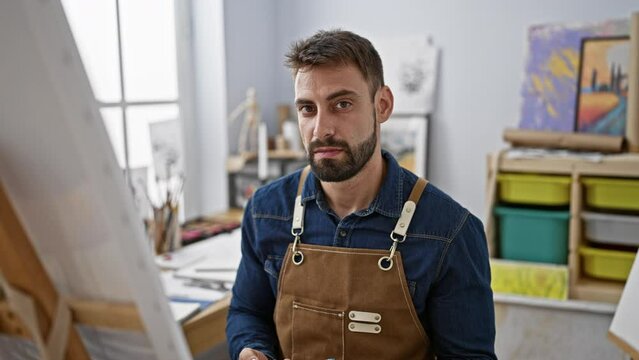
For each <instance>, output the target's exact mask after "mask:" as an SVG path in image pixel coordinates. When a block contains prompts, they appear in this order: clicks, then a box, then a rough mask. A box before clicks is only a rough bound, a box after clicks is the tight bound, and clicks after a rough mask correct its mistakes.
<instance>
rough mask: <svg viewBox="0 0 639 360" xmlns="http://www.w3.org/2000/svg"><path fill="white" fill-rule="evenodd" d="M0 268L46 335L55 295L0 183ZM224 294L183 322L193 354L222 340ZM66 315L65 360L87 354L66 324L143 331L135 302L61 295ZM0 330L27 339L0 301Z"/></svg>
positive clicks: (20, 323)
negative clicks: (30, 304)
mask: <svg viewBox="0 0 639 360" xmlns="http://www.w3.org/2000/svg"><path fill="white" fill-rule="evenodd" d="M0 271H1V272H2V274H3V275H4V277H5V279H6V281H7V282H8V283H9V284H10V285H11V286H12V287H13V288H15V289H18V290H20V291H22V292H24V293H25V294H28V295H30V296H31V297H33V299H34V301H35V303H36V307H37V313H38V324H39V326H38V327H39V329H40V336H42V338H43V339H48V338H49V336H50V335H51V334H50V332H51V327H52V323H53V321H54V315H53V314H54V313H55V309H56V306H57V303H58V301H60V298H61V297H60V296H59V294H58V292H57V291H56V289H55V287H54V286H53V283H52V282H51V279H50V278H49V275H48V274H47V272H46V270H45V269H44V267H43V266H42V263H41V261H40V259H39V258H38V255H37V254H36V252H35V249H34V248H33V245H32V244H31V241H30V240H29V237H28V235H27V233H26V231H25V229H24V227H23V226H22V224H21V223H20V220H19V219H18V216H17V214H16V212H15V210H14V208H13V206H12V205H11V203H10V201H9V199H8V197H7V195H6V193H5V191H4V187H3V186H2V184H1V183H0ZM229 301H230V299H229V298H225V299H222V300H220V301H219V302H217V303H216V304H214V305H213V306H211V307H210V308H208V309H206V310H204V311H203V312H201V313H200V314H198V315H197V316H195V317H194V318H192V319H191V320H189V321H187V322H186V323H184V324H183V331H184V333H185V336H186V338H187V342H188V344H189V348H190V350H191V353H192V354H193V355H196V354H199V353H201V352H203V351H205V350H207V349H209V348H210V347H211V346H213V345H215V344H216V343H219V342H222V341H224V340H225V335H224V325H225V322H226V314H227V311H228V304H229ZM66 302H67V305H68V308H69V309H70V311H71V314H72V324H71V326H69V337H68V343H67V344H66V353H65V354H66V355H65V357H64V358H65V359H66V360H84V359H87V360H88V359H90V357H89V354H88V352H87V350H86V349H85V348H84V345H83V343H82V340H81V338H80V336H79V334H78V332H77V331H76V330H75V328H74V327H73V326H72V325H73V324H84V325H89V326H96V327H106V328H112V329H120V330H131V331H142V332H144V331H145V328H144V324H143V322H142V320H141V318H140V316H139V313H138V310H137V307H136V305H135V304H122V303H108V302H104V301H83V300H76V299H69V300H66ZM0 333H6V334H10V335H16V336H21V337H26V338H33V334H31V333H30V332H29V331H28V330H27V327H26V326H25V324H24V321H23V319H21V318H20V315H19V314H14V313H13V311H12V310H11V308H10V307H9V306H8V304H7V303H6V302H2V301H0Z"/></svg>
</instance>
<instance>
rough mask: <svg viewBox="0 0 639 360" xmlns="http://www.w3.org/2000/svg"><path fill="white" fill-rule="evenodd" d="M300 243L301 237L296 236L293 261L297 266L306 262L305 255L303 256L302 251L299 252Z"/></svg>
mask: <svg viewBox="0 0 639 360" xmlns="http://www.w3.org/2000/svg"><path fill="white" fill-rule="evenodd" d="M299 242H300V237H299V235H295V241H293V248H292V249H291V250H292V251H293V255H292V256H291V259H292V260H293V264H295V265H300V264H301V263H302V261H304V254H302V252H301V251H299V250H297V245H298V244H299Z"/></svg>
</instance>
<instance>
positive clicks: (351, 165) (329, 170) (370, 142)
mask: <svg viewBox="0 0 639 360" xmlns="http://www.w3.org/2000/svg"><path fill="white" fill-rule="evenodd" d="M376 145H377V126H376V125H375V123H373V133H372V134H371V136H369V137H368V138H367V139H366V140H364V141H362V142H361V143H359V144H357V145H356V146H355V148H354V149H351V147H350V146H349V145H348V143H346V141H343V140H335V139H333V138H328V139H327V140H324V141H322V140H315V141H313V142H312V143H311V144H310V145H309V147H308V160H309V163H310V164H311V169H312V170H313V174H315V176H317V178H318V179H320V180H321V181H325V182H340V181H345V180H348V179H350V178H352V177H353V176H355V175H356V174H357V173H359V171H360V170H362V168H363V167H364V165H366V163H367V162H368V160H370V158H371V156H373V153H374V152H375V146H376ZM323 146H330V147H337V148H340V149H342V150H343V152H344V156H345V159H344V160H337V159H320V160H317V161H316V160H315V150H316V149H317V148H320V147H323Z"/></svg>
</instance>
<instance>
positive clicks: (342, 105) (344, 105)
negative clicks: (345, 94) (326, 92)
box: [335, 101, 353, 110]
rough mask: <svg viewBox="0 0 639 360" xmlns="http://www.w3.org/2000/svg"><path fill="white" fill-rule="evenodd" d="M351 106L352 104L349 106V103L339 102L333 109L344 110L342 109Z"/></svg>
mask: <svg viewBox="0 0 639 360" xmlns="http://www.w3.org/2000/svg"><path fill="white" fill-rule="evenodd" d="M352 105H353V104H351V103H350V102H349V101H340V102H338V103H337V104H335V108H337V109H338V110H344V109H348V108H349V107H351V106H352Z"/></svg>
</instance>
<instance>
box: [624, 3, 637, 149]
mask: <svg viewBox="0 0 639 360" xmlns="http://www.w3.org/2000/svg"><path fill="white" fill-rule="evenodd" d="M631 24H632V25H631V29H630V67H629V69H628V79H629V82H628V113H627V116H626V139H627V141H628V151H630V152H639V12H636V13H634V14H632V20H631Z"/></svg>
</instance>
